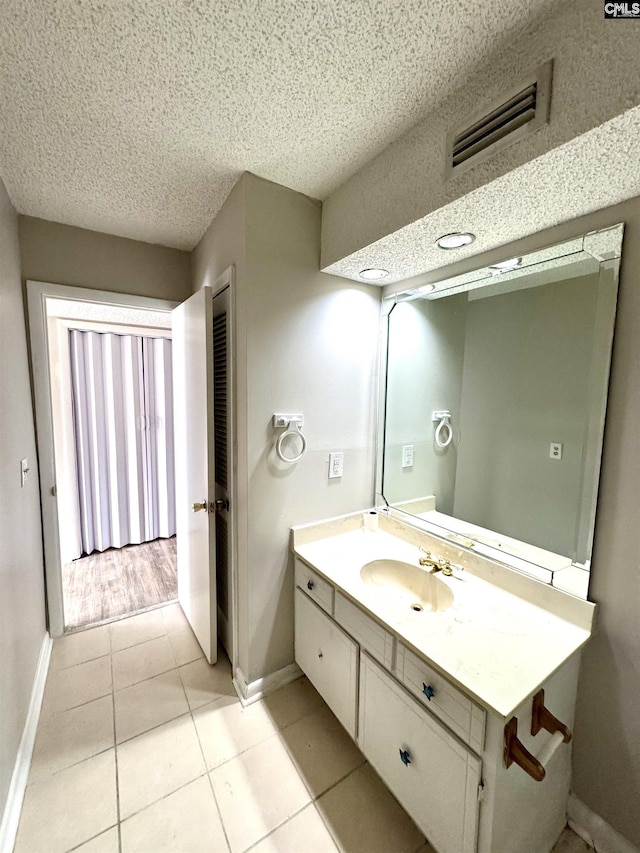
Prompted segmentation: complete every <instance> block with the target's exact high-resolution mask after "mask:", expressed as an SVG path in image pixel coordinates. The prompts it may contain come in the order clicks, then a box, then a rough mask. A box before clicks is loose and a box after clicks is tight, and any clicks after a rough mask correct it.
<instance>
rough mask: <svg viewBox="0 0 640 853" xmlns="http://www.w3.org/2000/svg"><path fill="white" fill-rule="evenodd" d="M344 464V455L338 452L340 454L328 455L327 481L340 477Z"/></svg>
mask: <svg viewBox="0 0 640 853" xmlns="http://www.w3.org/2000/svg"><path fill="white" fill-rule="evenodd" d="M343 464H344V453H343V452H342V451H340V453H330V454H329V479H330V480H331V479H333V478H334V477H342V468H343Z"/></svg>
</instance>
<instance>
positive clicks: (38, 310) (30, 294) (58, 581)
mask: <svg viewBox="0 0 640 853" xmlns="http://www.w3.org/2000/svg"><path fill="white" fill-rule="evenodd" d="M56 299H63V300H71V301H74V302H88V303H93V304H99V305H105V306H110V307H122V308H143V309H145V310H148V311H157V312H160V313H163V314H164V313H168V312H171V311H172V310H173V309H174V308H175V307H176V306H177V305H178V304H179V303H177V302H173V301H170V300H166V299H156V298H153V297H148V296H134V295H132V294H128V293H115V292H111V291H104V290H92V289H90V288H85V287H73V286H70V285H63V284H52V283H49V282H42V281H27V323H28V327H29V340H30V356H31V367H32V376H33V396H34V407H35V420H36V432H37V447H38V469H39V483H40V505H41V508H42V531H43V547H44V565H45V579H46V604H47V614H48V617H47V618H48V628H49V633H50V634H51V636H52V637H60V636H62V634H63V633H64V603H63V595H62V564H61V560H60V541H59V527H58V502H57V499H56V493H55V487H56V461H55V452H54V439H53V412H52V406H51V367H50V363H49V332H48V323H47V316H48V314H47V301H48V300H56ZM116 322H117V321H114V325H115V324H116ZM52 498H53V500H52Z"/></svg>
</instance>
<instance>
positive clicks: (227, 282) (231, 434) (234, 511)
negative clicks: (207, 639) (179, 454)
mask: <svg viewBox="0 0 640 853" xmlns="http://www.w3.org/2000/svg"><path fill="white" fill-rule="evenodd" d="M210 287H211V301H212V302H213V300H214V299H215V297H216V296H217V295H218V294H219V293H220V292H221V291H222V290H224V289H225V288H227V287H228V288H229V340H228V342H227V356H228V358H229V359H230V362H231V371H230V379H231V381H230V383H229V398H230V399H229V412H228V418H227V436H228V441H229V444H230V447H229V450H230V451H231V452H230V453H229V458H230V459H231V467H230V469H229V472H228V473H229V474H230V487H229V489H228V492H229V503H230V505H231V512H230V515H231V519H230V520H231V547H230V549H229V551H230V553H229V579H230V581H231V589H230V596H231V601H230V607H229V617H230V619H231V631H230V635H231V649H228V650H227V651H228V653H229V657H230V658H231V669H232V671H234V668H235V662H236V660H237V656H238V595H237V590H238V565H237V554H238V440H237V433H236V426H237V410H236V406H237V394H236V389H237V359H236V273H235V266H234V265H233V264H232V265H231V266H229V267H227V269H226V270H225V271H224V272H223V273H221V274H220V275H219V276H218V278H217V279H216V280H215V281H214V282H213V284H212V285H210ZM216 570H217V569H216Z"/></svg>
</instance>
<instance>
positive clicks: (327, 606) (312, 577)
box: [294, 557, 333, 615]
mask: <svg viewBox="0 0 640 853" xmlns="http://www.w3.org/2000/svg"><path fill="white" fill-rule="evenodd" d="M294 565H295V579H296V586H299V587H300V589H302V590H304V592H306V594H307V595H308V596H309V598H312V599H313V600H314V601H315V602H316V603H317V604H319V605H320V607H322V609H323V610H326V612H327V613H329V614H330V615H331V614H333V587H332V586H331V584H330V583H329V582H328V581H326V580H325V579H324V578H322V577H320V575H319V574H317V572H314V571H313V569H311V568H310V567H309V566H308V565H307V564H306V563H303V562H302V560H299V559H298V558H297V557H296V558H295V563H294Z"/></svg>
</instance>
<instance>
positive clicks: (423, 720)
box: [358, 654, 482, 853]
mask: <svg viewBox="0 0 640 853" xmlns="http://www.w3.org/2000/svg"><path fill="white" fill-rule="evenodd" d="M358 742H359V745H360V749H361V750H362V752H363V753H364V754H365V756H366V757H367V759H368V760H369V762H370V763H371V765H372V766H373V768H374V769H375V770H376V771H377V773H378V775H379V776H380V777H381V778H382V779H384V781H385V783H386V784H387V786H388V788H389V790H390V791H391V792H392V793H393V794H394V795H395V797H396V799H397V800H398V802H399V803H400V804H401V805H402V806H403V807H404V808H405V810H406V811H407V812H408V813H409V814H410V815H411V816H412V817H413V819H414V821H415V822H416V824H417V825H418V826H419V827H420V829H421V830H422V832H424V834H425V835H426V836H427V838H428V839H429V841H430V842H431V844H433V845H434V846H435V848H436V849H437V850H438V851H439V853H475V850H476V838H477V833H478V812H479V802H478V791H479V786H480V781H481V766H482V761H481V759H480V758H479V757H478V756H477V755H474V753H473V752H471V750H470V749H468V748H467V747H466V746H465V745H464V744H462V743H460V741H459V740H458V739H457V738H456V737H454V736H453V735H452V734H451V733H450V732H449V731H448V730H447V729H446V728H445V727H444V726H442V725H441V724H440V723H439V722H438V720H437V719H436V718H435V717H434V716H433V715H432V714H430V713H429V712H428V711H425V710H424V709H423V708H422V707H421V706H420V705H419V704H418V703H417V702H416V700H415V699H414V698H413V697H412V696H409V695H408V693H407V692H406V690H404V689H403V688H402V687H400V685H399V684H397V682H396V681H394V679H393V678H392V677H391V676H390V675H389V674H388V673H387V672H385V671H384V670H383V669H382V668H381V667H380V666H379V665H378V664H377V663H375V662H374V661H372V660H371V659H370V658H369V657H368V656H367V655H366V654H362V656H361V659H360V714H359V737H358Z"/></svg>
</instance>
